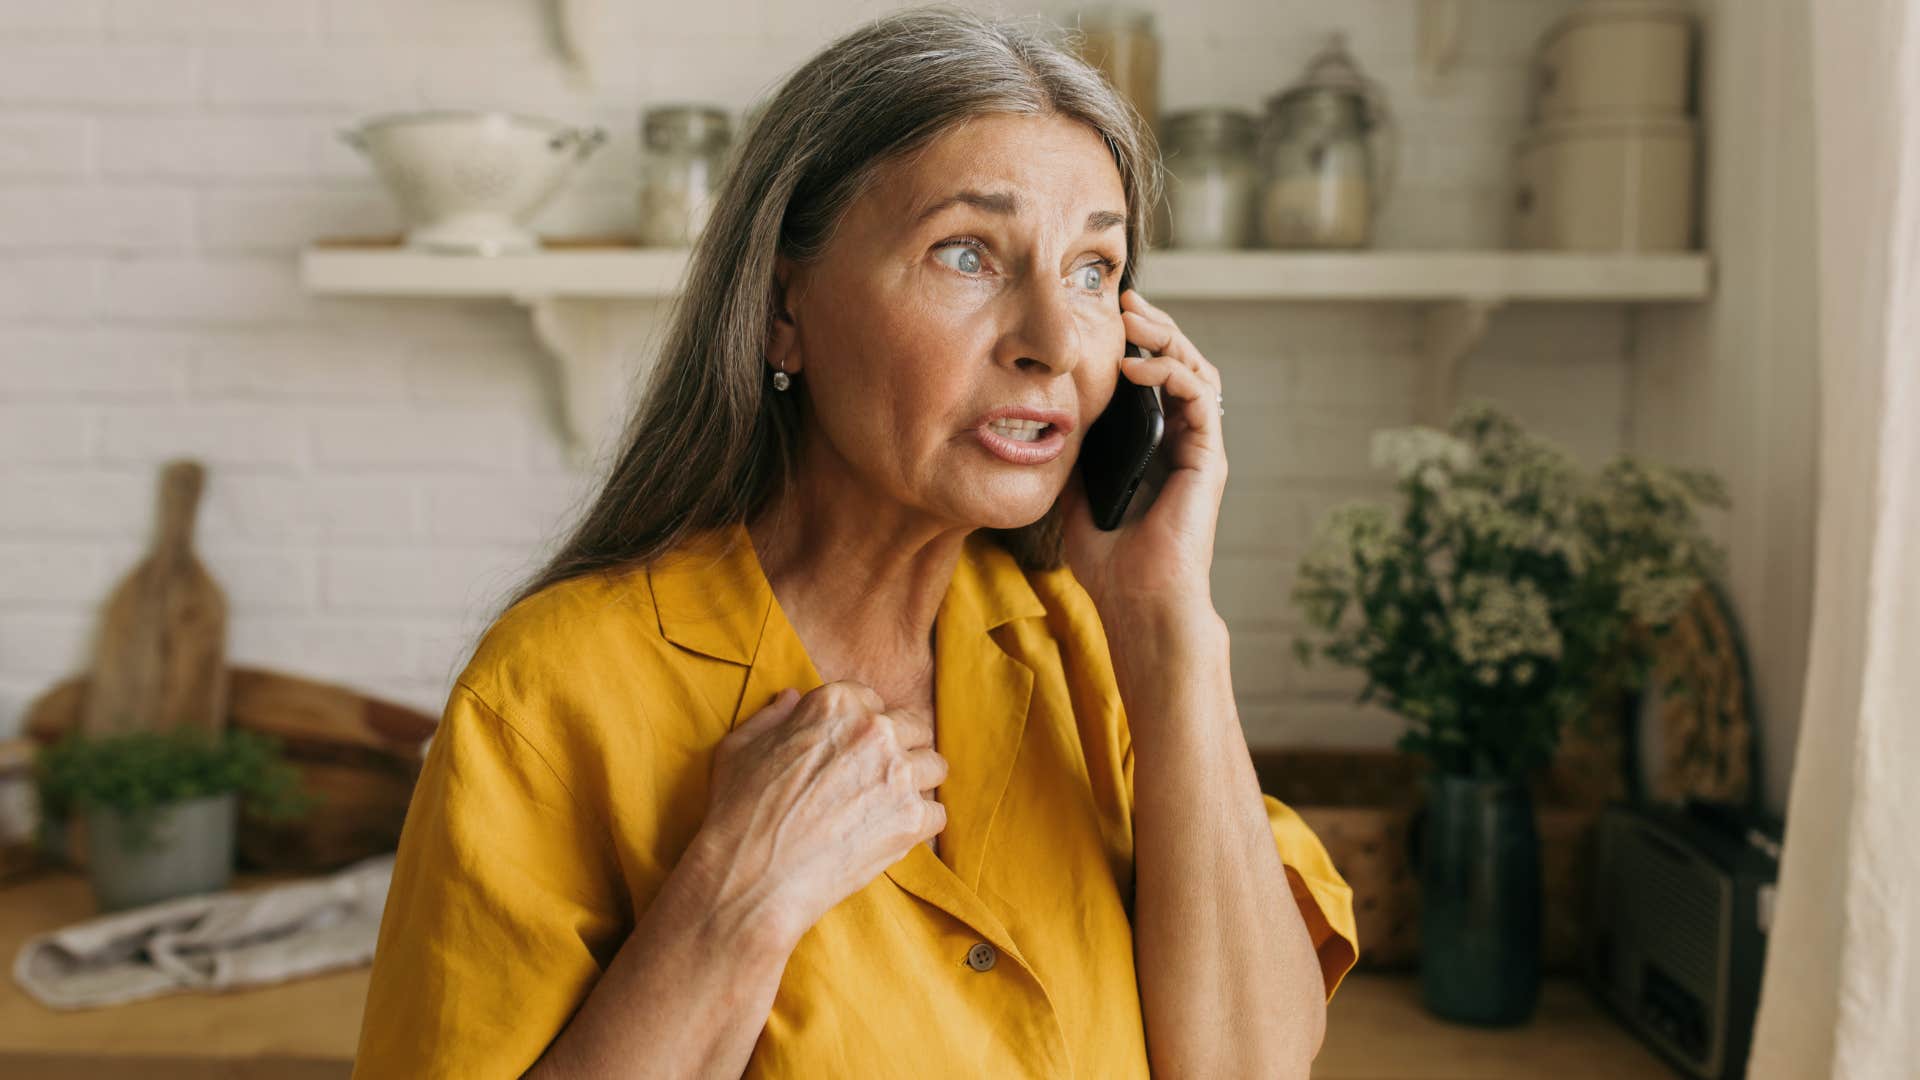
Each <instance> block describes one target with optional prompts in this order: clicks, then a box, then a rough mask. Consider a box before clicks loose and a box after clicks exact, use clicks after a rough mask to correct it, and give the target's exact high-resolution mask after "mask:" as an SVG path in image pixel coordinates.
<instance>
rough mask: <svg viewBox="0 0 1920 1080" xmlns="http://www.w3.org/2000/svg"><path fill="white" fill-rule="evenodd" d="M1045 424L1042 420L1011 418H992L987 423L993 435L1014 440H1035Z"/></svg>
mask: <svg viewBox="0 0 1920 1080" xmlns="http://www.w3.org/2000/svg"><path fill="white" fill-rule="evenodd" d="M1046 426H1047V425H1046V424H1045V423H1044V422H1042V421H1039V420H1013V419H1001V420H993V421H989V422H988V424H987V427H988V428H989V429H990V430H992V432H993V433H994V434H995V435H998V436H1000V437H1002V438H1006V439H1012V440H1013V441H1015V442H1033V441H1035V440H1036V439H1038V438H1040V432H1041V431H1043V430H1045V429H1046Z"/></svg>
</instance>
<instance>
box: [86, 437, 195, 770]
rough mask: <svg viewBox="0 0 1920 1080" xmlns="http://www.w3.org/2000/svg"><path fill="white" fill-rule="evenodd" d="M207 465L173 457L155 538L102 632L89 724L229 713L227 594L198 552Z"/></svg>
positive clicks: (116, 594) (128, 725) (129, 727)
mask: <svg viewBox="0 0 1920 1080" xmlns="http://www.w3.org/2000/svg"><path fill="white" fill-rule="evenodd" d="M205 482H206V470H205V468H203V467H202V466H201V465H200V463H199V462H197V461H172V462H168V463H167V465H166V466H165V468H163V469H162V470H161V474H160V500H159V501H160V516H159V522H158V525H157V527H156V528H155V530H154V537H153V546H152V547H151V548H150V549H149V550H148V552H147V555H146V557H145V558H143V559H141V560H140V562H139V563H138V564H137V565H135V566H134V568H133V571H132V572H131V573H129V574H128V575H127V576H126V578H125V579H124V580H122V581H121V582H120V584H119V585H118V586H117V587H116V588H115V589H114V590H113V593H112V594H111V596H110V597H109V598H108V600H107V604H106V608H105V610H104V611H103V612H102V615H101V621H100V629H99V636H98V637H97V638H96V639H95V642H94V649H93V661H92V669H91V678H90V679H89V681H88V692H87V696H86V701H85V704H84V711H83V714H82V720H81V728H82V730H84V731H85V732H86V733H87V734H88V735H92V736H100V735H109V734H115V733H119V732H126V731H147V730H156V729H160V730H165V729H172V728H176V727H198V728H203V729H206V730H210V731H217V730H219V729H220V728H222V727H223V726H224V725H225V724H226V719H227V661H226V633H227V599H226V595H225V594H224V593H222V592H221V590H220V586H219V585H217V584H215V583H214V580H213V577H212V576H211V575H209V574H208V573H207V570H206V567H204V566H202V565H201V564H200V560H199V559H198V558H197V557H195V555H194V553H193V524H194V516H195V513H196V512H197V511H198V509H199V505H200V492H201V489H202V487H203V486H204V485H205Z"/></svg>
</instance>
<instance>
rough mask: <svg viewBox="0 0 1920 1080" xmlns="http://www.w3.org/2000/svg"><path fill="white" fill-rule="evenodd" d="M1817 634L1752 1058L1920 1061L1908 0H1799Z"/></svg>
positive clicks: (1917, 285) (1918, 303)
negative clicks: (1815, 401) (1813, 194)
mask: <svg viewBox="0 0 1920 1080" xmlns="http://www.w3.org/2000/svg"><path fill="white" fill-rule="evenodd" d="M1809 7H1810V8H1811V17H1812V30H1813V34H1812V43H1813V52H1814V56H1813V83H1814V122H1815V137H1816V145H1817V152H1818V153H1817V170H1818V184H1819V194H1818V203H1819V215H1820V222H1819V225H1820V249H1819V260H1820V262H1819V271H1820V273H1819V282H1820V297H1819V302H1820V379H1821V381H1820V394H1821V404H1820V421H1821V435H1820V498H1819V508H1820V509H1819V522H1818V538H1817V555H1816V560H1817V565H1816V570H1815V580H1814V615H1813V632H1812V641H1811V643H1810V645H1809V650H1808V652H1809V655H1808V669H1807V688H1806V699H1805V706H1804V711H1803V714H1802V717H1801V724H1800V735H1799V746H1798V750H1797V753H1796V757H1795V764H1794V772H1793V782H1792V786H1791V789H1790V791H1789V793H1788V801H1787V833H1786V844H1785V849H1784V851H1783V853H1782V867H1781V881H1780V890H1779V894H1778V903H1777V905H1776V908H1775V920H1774V924H1773V933H1772V935H1771V940H1770V943H1769V945H1768V956H1767V970H1766V977H1765V982H1764V984H1763V987H1762V992H1761V1001H1760V1015H1759V1020H1758V1026H1757V1028H1756V1031H1755V1034H1754V1048H1753V1056H1752V1059H1751V1065H1750V1068H1749V1075H1750V1076H1753V1077H1757V1078H1764V1080H1772V1078H1780V1080H1788V1078H1791V1080H1804V1078H1810V1077H1834V1078H1836V1080H1880V1078H1882V1077H1896V1076H1897V1077H1911V1076H1920V0H1853V2H1848V3H1840V2H1834V0H1813V2H1812V3H1811V4H1810V5H1809Z"/></svg>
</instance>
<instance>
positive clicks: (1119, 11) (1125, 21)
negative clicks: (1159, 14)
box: [1073, 4, 1153, 31]
mask: <svg viewBox="0 0 1920 1080" xmlns="http://www.w3.org/2000/svg"><path fill="white" fill-rule="evenodd" d="M1073 21H1074V22H1075V23H1077V24H1079V25H1080V27H1081V28H1082V29H1092V30H1140V31H1151V30H1152V29H1153V9H1152V8H1144V7H1136V6H1134V5H1132V4H1092V5H1089V6H1087V7H1083V8H1081V9H1079V10H1077V11H1075V12H1074V13H1073Z"/></svg>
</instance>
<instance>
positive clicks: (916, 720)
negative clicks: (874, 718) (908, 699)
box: [885, 704, 933, 750]
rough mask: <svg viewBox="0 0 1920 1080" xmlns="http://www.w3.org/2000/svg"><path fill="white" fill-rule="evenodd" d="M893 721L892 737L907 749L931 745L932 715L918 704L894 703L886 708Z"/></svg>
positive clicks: (887, 715) (888, 716)
mask: <svg viewBox="0 0 1920 1080" xmlns="http://www.w3.org/2000/svg"><path fill="white" fill-rule="evenodd" d="M885 715H886V717H887V718H888V719H890V720H892V721H893V737H894V738H895V739H897V740H899V742H900V745H901V746H904V747H906V748H908V749H910V750H911V749H913V748H915V747H920V746H931V745H933V716H932V715H931V714H929V713H928V712H927V711H926V710H925V709H922V708H921V707H919V706H918V705H904V704H903V705H895V706H893V707H892V708H890V709H888V710H886V713H885Z"/></svg>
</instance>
